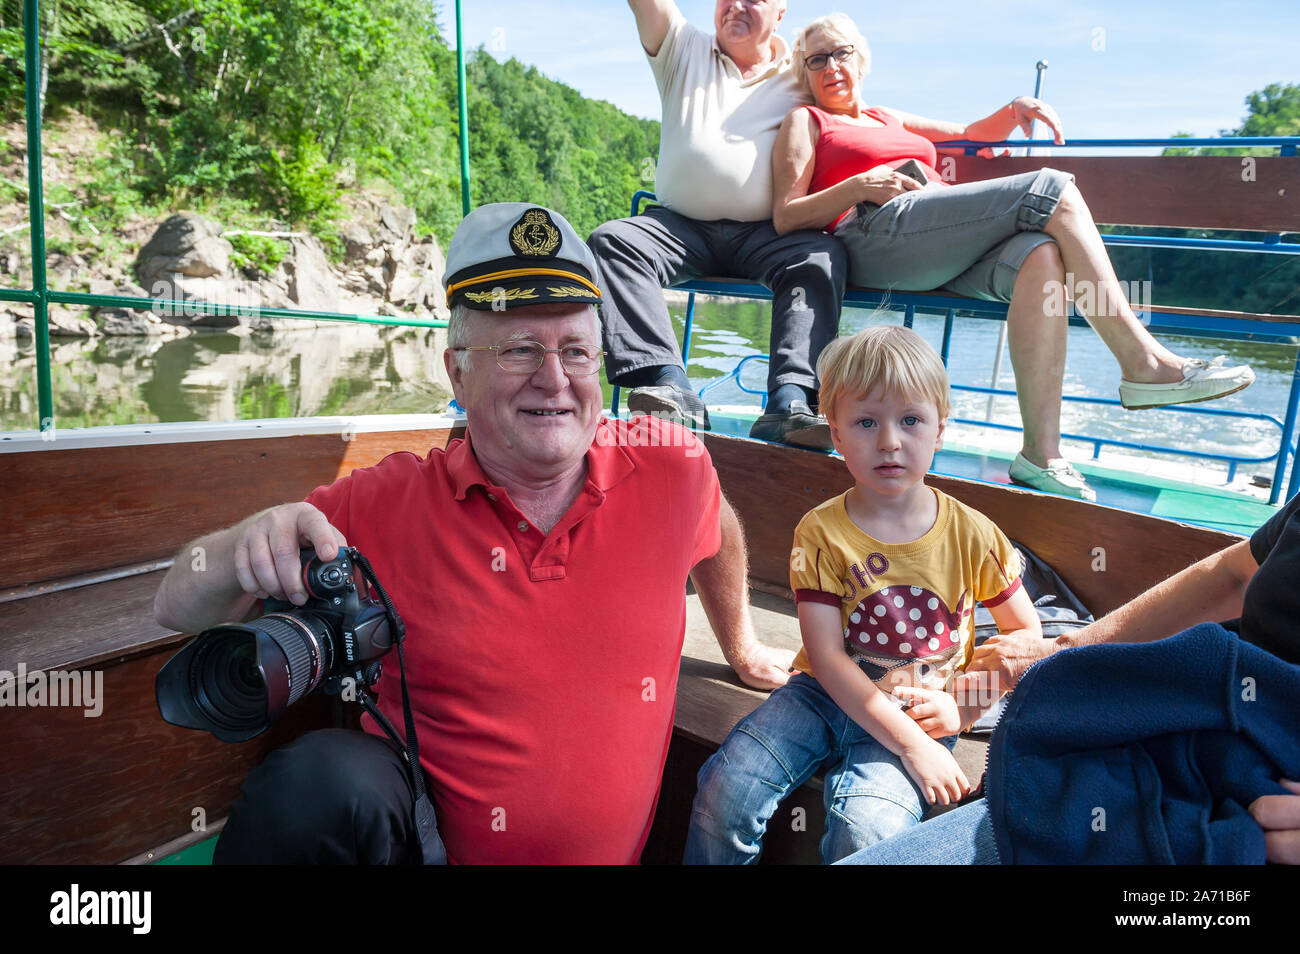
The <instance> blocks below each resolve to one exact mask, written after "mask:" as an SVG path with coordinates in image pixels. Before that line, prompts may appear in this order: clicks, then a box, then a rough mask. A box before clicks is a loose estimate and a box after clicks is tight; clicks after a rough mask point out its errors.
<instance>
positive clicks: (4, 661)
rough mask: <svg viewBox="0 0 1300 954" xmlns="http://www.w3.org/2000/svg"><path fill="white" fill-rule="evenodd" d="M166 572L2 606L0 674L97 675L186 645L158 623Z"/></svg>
mask: <svg viewBox="0 0 1300 954" xmlns="http://www.w3.org/2000/svg"><path fill="white" fill-rule="evenodd" d="M163 576H164V573H163V571H161V570H157V571H155V572H153V573H142V574H140V575H138V576H129V577H126V578H124V579H121V580H110V581H108V582H106V583H97V584H95V585H94V586H92V587H84V588H78V589H73V590H62V591H60V592H58V593H49V594H46V595H44V596H35V597H32V598H30V599H25V600H14V601H13V602H10V603H0V633H3V634H4V636H3V638H0V671H6V672H17V671H18V664H19V663H22V664H23V665H25V666H26V667H27V671H28V672H36V671H37V670H53V669H59V670H71V669H94V668H98V667H99V666H103V665H113V664H114V663H117V662H121V661H124V660H125V659H127V658H129V657H133V656H138V655H140V654H141V653H148V652H157V651H158V650H159V649H161V648H167V647H175V646H177V645H178V644H179V643H181V642H183V641H184V640H186V639H188V638H189V637H188V636H180V635H177V634H176V633H173V632H172V631H171V630H169V629H165V628H164V627H162V626H159V625H158V624H157V623H156V622H154V618H153V597H154V594H155V593H157V592H158V586H159V584H161V583H162V578H163Z"/></svg>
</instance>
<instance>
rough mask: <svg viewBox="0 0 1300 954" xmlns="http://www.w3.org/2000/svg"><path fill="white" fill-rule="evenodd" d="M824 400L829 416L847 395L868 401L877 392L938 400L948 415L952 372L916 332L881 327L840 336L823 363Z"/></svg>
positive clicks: (821, 395) (819, 367) (819, 366)
mask: <svg viewBox="0 0 1300 954" xmlns="http://www.w3.org/2000/svg"><path fill="white" fill-rule="evenodd" d="M817 377H818V379H819V380H820V381H821V391H820V392H819V394H818V400H819V401H820V403H821V412H822V413H823V414H825V415H826V416H827V417H830V416H832V415H833V414H834V413H835V406H836V404H837V403H838V402H839V400H840V399H841V398H843V397H850V398H863V397H866V396H867V395H868V394H872V393H874V392H875V391H877V390H881V391H884V393H885V394H887V395H900V394H901V395H904V396H906V397H909V398H923V399H924V400H926V401H933V402H934V406H935V407H936V408H938V411H939V417H940V419H944V418H946V417H947V416H948V412H949V411H950V410H951V403H950V401H949V397H948V371H947V369H946V368H944V366H943V360H942V359H941V358H940V357H939V354H938V352H936V351H935V350H934V348H932V347H930V345H929V343H928V342H927V341H926V340H925V339H924V338H922V337H921V336H920V335H918V334H917V333H916V332H915V331H913V330H912V329H911V328H904V327H902V326H901V325H880V326H879V327H876V328H868V329H867V330H866V331H859V332H858V333H857V334H855V335H851V336H849V337H847V338H836V339H835V340H834V341H832V342H831V343H830V346H829V347H827V349H826V350H825V351H823V352H822V355H821V357H820V358H819V359H818V360H817Z"/></svg>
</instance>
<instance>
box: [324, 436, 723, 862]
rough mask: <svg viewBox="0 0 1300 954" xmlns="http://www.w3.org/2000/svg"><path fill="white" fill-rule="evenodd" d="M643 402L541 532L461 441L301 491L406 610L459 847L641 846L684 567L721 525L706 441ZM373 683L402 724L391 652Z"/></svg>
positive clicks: (665, 721) (709, 545)
mask: <svg viewBox="0 0 1300 954" xmlns="http://www.w3.org/2000/svg"><path fill="white" fill-rule="evenodd" d="M638 420H640V421H643V422H644V424H642V425H641V426H639V427H633V428H630V429H629V428H627V427H626V426H625V425H622V424H616V423H613V422H610V421H608V420H602V422H601V424H600V425H599V427H598V429H597V433H596V440H595V442H594V443H593V445H592V447H591V450H590V451H588V453H587V465H588V470H587V481H586V485H585V486H584V487H583V489H582V490H581V491H580V492H579V494H578V497H577V499H576V500H575V501H574V502H573V505H572V506H571V507H570V508H569V510H568V512H567V513H566V514H565V515H564V516H563V518H561V520H560V522H559V523H557V524H556V525H555V527H554V528H553V529H552V530H551V532H550V533H549V534H546V535H543V534H542V533H541V532H540V531H539V530H538V529H537V528H535V527H533V526H532V525H531V524H530V523H529V522H528V520H527V518H525V517H524V516H523V514H522V513H520V512H519V510H518V509H517V508H516V507H515V505H514V504H513V503H512V502H511V500H510V495H509V494H508V493H507V492H506V491H505V490H504V489H502V488H501V487H498V486H495V485H494V484H493V483H492V481H491V480H489V479H488V477H487V476H486V475H485V474H484V473H483V470H482V468H481V467H480V466H479V463H478V460H477V458H476V457H475V456H474V454H473V452H472V450H471V445H470V442H469V440H468V439H467V440H455V441H452V442H451V443H450V444H449V445H448V446H447V449H446V450H445V451H443V450H433V451H431V452H430V453H429V455H428V456H427V457H424V458H419V457H416V456H415V455H414V454H409V453H398V454H392V455H390V456H389V457H386V458H385V459H384V460H382V461H381V462H380V463H379V464H377V465H376V466H374V467H368V468H365V469H361V470H357V471H354V472H353V473H352V474H351V475H349V476H347V477H343V478H340V479H339V480H336V481H335V482H334V483H332V484H330V485H329V486H326V487H318V488H317V489H316V490H314V491H312V493H311V494H310V495H309V496H308V497H307V501H308V502H309V503H311V504H313V505H314V506H316V507H318V508H319V509H320V510H321V511H322V512H323V513H324V514H325V516H326V517H327V518H328V519H329V521H330V523H332V524H333V525H334V526H335V527H337V528H338V529H339V530H340V531H341V532H342V533H343V535H344V536H345V537H346V538H347V541H348V543H349V544H351V545H352V546H355V547H358V548H359V549H360V550H361V552H362V553H363V554H365V555H366V556H367V557H368V558H369V559H370V561H371V562H372V564H373V565H374V568H375V572H376V573H377V574H378V576H379V579H380V582H382V583H383V584H384V587H385V589H386V590H387V591H388V593H389V595H390V596H391V597H392V599H393V603H394V605H395V606H396V607H397V610H398V612H399V613H400V614H401V615H402V618H403V619H404V620H405V621H406V627H407V640H406V669H407V673H406V674H407V683H408V685H409V688H410V693H411V705H412V709H413V710H414V713H415V723H416V728H417V731H418V733H419V741H420V757H421V762H422V763H423V765H424V768H425V771H426V772H428V774H429V777H430V778H431V779H432V787H433V795H434V802H435V805H436V807H437V810H438V823H439V828H440V831H441V834H442V836H443V839H444V841H445V842H446V845H447V852H448V855H449V857H450V858H451V859H452V860H453V861H454V862H458V863H474V862H504V863H511V862H545V863H568V862H573V863H628V862H636V861H637V860H638V858H639V857H640V854H641V849H642V846H643V845H644V843H645V839H646V835H647V834H648V832H649V827H650V822H651V819H652V817H653V815H654V807H655V801H656V799H657V797H658V791H659V782H660V776H661V774H662V771H663V765H664V760H665V759H666V758H667V753H668V743H669V740H670V737H671V734H672V724H673V708H674V703H675V700H676V691H677V670H678V664H679V659H680V656H681V648H682V639H683V636H684V634H685V629H686V600H685V587H686V577H687V574H688V572H689V571H690V569H691V567H692V566H694V565H695V564H696V563H697V562H698V561H699V560H701V559H703V558H705V557H708V556H711V555H713V554H714V553H716V552H717V549H718V546H719V541H720V536H719V522H718V507H719V489H718V480H717V474H716V473H715V471H714V469H713V465H712V463H711V461H710V460H709V456H708V453H707V452H706V451H705V450H704V447H703V445H702V444H700V443H699V442H698V441H697V440H696V439H695V437H694V435H692V434H690V433H689V432H687V431H683V430H682V429H680V428H677V427H675V426H674V425H671V424H666V425H665V424H662V423H661V422H659V421H657V420H652V419H650V418H640V419H638ZM376 689H377V691H378V692H379V694H380V697H381V708H382V709H383V711H384V713H385V714H386V715H387V716H388V717H389V719H391V720H392V722H393V724H394V725H395V726H397V727H399V729H400V727H401V726H402V723H403V720H402V708H401V689H400V683H399V680H398V666H397V658H396V655H395V654H394V655H391V656H389V657H388V658H386V659H385V660H384V674H383V676H382V677H381V678H380V681H379V683H378V685H377V686H376ZM364 721H365V722H366V723H367V726H366V728H367V730H368V731H371V732H374V733H375V734H380V730H379V729H378V728H377V727H376V726H374V725H371V724H369V723H370V722H371V720H370V719H369V718H367V719H365V720H364Z"/></svg>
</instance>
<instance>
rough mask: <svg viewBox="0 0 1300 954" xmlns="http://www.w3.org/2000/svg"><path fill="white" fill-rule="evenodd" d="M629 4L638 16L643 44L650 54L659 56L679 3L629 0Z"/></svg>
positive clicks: (659, 0) (637, 27)
mask: <svg viewBox="0 0 1300 954" xmlns="http://www.w3.org/2000/svg"><path fill="white" fill-rule="evenodd" d="M627 5H628V6H629V7H631V8H632V13H633V15H634V16H635V17H636V29H637V32H638V33H639V34H640V35H641V45H642V46H643V47H645V51H646V53H648V54H649V55H650V56H658V55H659V48H660V47H661V46H663V45H664V37H666V36H667V35H668V27H669V26H670V25H671V24H672V22H673V17H674V16H675V15H676V14H677V4H675V3H673V0H627Z"/></svg>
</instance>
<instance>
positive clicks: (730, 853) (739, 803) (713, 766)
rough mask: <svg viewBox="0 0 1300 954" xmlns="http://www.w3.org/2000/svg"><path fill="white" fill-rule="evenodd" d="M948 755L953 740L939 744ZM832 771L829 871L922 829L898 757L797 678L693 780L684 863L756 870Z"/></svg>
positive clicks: (921, 799) (916, 792)
mask: <svg viewBox="0 0 1300 954" xmlns="http://www.w3.org/2000/svg"><path fill="white" fill-rule="evenodd" d="M940 741H941V742H943V744H944V745H946V746H947V747H948V749H949V751H951V750H952V747H953V746H954V745H956V744H957V737H956V736H949V737H948V738H946V739H942V740H940ZM823 768H824V769H825V770H826V777H825V785H824V798H825V803H826V833H825V835H824V837H823V838H822V840H821V846H820V847H821V856H822V859H823V860H824V861H826V862H827V863H831V862H834V861H838V860H839V859H841V858H846V857H848V856H849V855H851V854H853V853H854V852H856V851H859V850H860V849H862V848H865V847H867V846H868V845H872V844H875V843H876V842H878V841H883V840H884V839H886V838H889V837H890V836H892V835H895V834H897V833H898V832H901V831H905V830H907V829H909V828H912V827H913V826H915V825H917V824H919V823H920V821H921V818H922V816H923V815H924V813H925V808H926V802H925V796H924V794H922V792H921V790H920V789H919V788H918V787H917V785H916V783H915V782H913V781H912V778H911V776H909V775H908V774H907V770H906V769H905V768H904V767H903V764H902V762H901V760H900V759H899V758H898V756H896V755H894V754H893V753H892V752H890V751H889V750H888V749H887V748H885V747H884V746H883V745H881V744H880V743H879V742H877V741H876V740H875V739H874V738H872V737H871V735H870V734H869V733H868V732H867V731H866V730H864V729H863V728H862V727H861V726H859V725H858V724H857V723H856V722H854V721H853V720H852V719H850V718H849V717H848V716H847V715H845V714H844V712H843V710H841V709H840V707H839V706H837V705H836V704H835V701H834V700H833V699H831V697H830V696H829V695H827V693H826V690H825V689H823V688H822V687H821V684H820V683H818V682H817V680H816V679H814V678H813V677H812V676H809V675H806V674H804V673H796V674H795V675H794V676H792V677H791V678H790V681H789V682H788V683H787V684H786V685H784V686H782V687H781V688H779V689H777V690H775V691H774V692H773V693H772V695H771V696H769V697H768V699H767V700H766V701H765V702H764V703H763V704H762V705H761V706H759V707H758V708H757V709H755V710H754V711H753V712H752V713H750V714H749V715H748V716H746V717H745V718H744V719H742V720H740V722H739V723H737V725H736V727H735V728H734V729H732V730H731V733H730V734H729V735H728V736H727V738H726V740H725V741H724V742H723V743H722V747H721V748H719V749H718V751H717V752H715V753H714V754H713V756H712V757H710V758H709V760H708V761H707V762H705V763H704V766H703V767H702V768H701V769H700V773H699V775H698V776H697V779H696V781H697V783H698V790H697V791H696V793H695V802H694V804H693V805H692V806H691V828H690V832H689V834H688V835H687V838H686V854H685V857H684V858H683V863H684V864H688V865H689V864H752V863H754V862H756V861H758V856H759V852H760V851H762V841H763V835H764V834H765V833H766V832H767V822H768V819H769V818H771V817H772V816H773V814H775V812H776V810H777V806H779V805H780V804H781V802H782V800H783V799H784V798H785V797H786V796H787V795H789V794H790V793H791V792H792V791H794V790H795V789H796V788H798V787H799V786H800V785H802V784H803V783H804V782H806V781H807V780H808V779H809V778H811V777H812V776H813V775H814V774H815V773H816V772H817V771H818V770H819V769H823Z"/></svg>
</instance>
